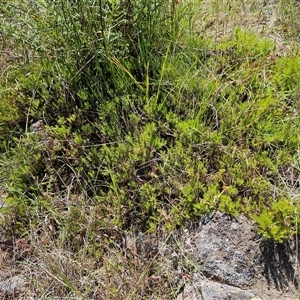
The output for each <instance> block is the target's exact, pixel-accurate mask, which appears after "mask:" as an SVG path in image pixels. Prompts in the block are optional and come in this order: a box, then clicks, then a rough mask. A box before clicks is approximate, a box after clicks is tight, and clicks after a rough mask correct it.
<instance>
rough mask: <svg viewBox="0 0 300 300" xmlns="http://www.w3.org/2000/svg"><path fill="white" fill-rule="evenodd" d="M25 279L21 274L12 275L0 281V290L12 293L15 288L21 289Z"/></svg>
mask: <svg viewBox="0 0 300 300" xmlns="http://www.w3.org/2000/svg"><path fill="white" fill-rule="evenodd" d="M25 283H26V282H25V280H24V278H23V277H21V276H18V275H16V276H12V277H10V278H8V279H6V280H4V281H1V282H0V292H2V293H5V294H6V293H12V292H14V291H16V290H18V291H19V290H21V289H22V288H23V287H24V285H25Z"/></svg>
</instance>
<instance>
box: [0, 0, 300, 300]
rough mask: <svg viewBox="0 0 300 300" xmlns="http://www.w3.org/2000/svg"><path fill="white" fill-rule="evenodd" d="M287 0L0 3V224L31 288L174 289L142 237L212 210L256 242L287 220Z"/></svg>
mask: <svg viewBox="0 0 300 300" xmlns="http://www.w3.org/2000/svg"><path fill="white" fill-rule="evenodd" d="M299 9H300V8H299V6H298V5H297V4H296V3H294V2H293V1H290V0H285V1H284V0H282V1H280V2H278V3H271V2H270V3H267V2H266V1H258V0H257V1H251V3H250V4H249V3H246V1H242V2H237V1H211V0H205V1H201V3H200V2H198V1H183V2H180V3H177V1H174V0H173V1H159V0H157V1H150V2H149V1H132V0H127V1H102V0H99V1H98V2H93V1H88V0H81V1H79V2H78V3H77V4H76V5H74V4H73V3H72V2H70V1H48V0H43V1H42V0H39V1H35V2H34V4H33V5H28V3H27V2H26V3H24V4H22V3H19V2H18V1H14V2H13V3H11V1H6V2H5V3H4V4H3V7H2V8H1V12H0V14H1V17H2V18H1V25H0V34H1V35H0V38H1V41H2V53H3V56H2V57H1V60H0V65H1V76H0V82H1V85H0V86H1V87H0V94H1V103H0V124H1V127H0V187H1V193H3V194H4V195H5V203H6V206H5V207H4V208H2V214H3V230H4V232H5V235H6V236H7V237H8V238H11V237H13V238H14V240H19V239H21V240H22V241H23V240H25V241H26V244H29V245H30V247H29V248H30V249H31V250H30V251H27V252H26V253H27V254H26V255H27V257H26V260H25V263H23V266H22V268H25V269H26V268H27V269H29V270H30V272H32V273H30V274H32V275H31V277H32V278H31V279H32V285H31V286H32V290H31V292H32V293H33V294H35V295H37V296H38V297H40V298H41V299H53V298H55V297H59V298H60V299H102V298H103V299H148V298H149V295H154V297H156V298H157V299H158V298H159V299H174V297H175V295H176V294H178V292H179V290H178V288H177V287H178V282H179V281H180V280H179V279H178V278H177V277H178V276H179V275H178V274H174V271H172V270H171V269H170V268H167V267H166V265H167V261H166V259H164V258H163V255H162V250H161V251H159V249H161V247H159V245H158V247H157V251H155V252H154V253H148V254H147V255H148V256H147V255H146V256H145V257H142V255H141V253H140V251H138V249H136V245H137V244H138V243H139V238H138V236H139V234H142V233H143V234H145V233H147V234H146V235H145V236H147V237H151V236H152V235H155V234H157V235H158V234H159V233H160V232H162V231H167V232H170V234H172V230H173V229H174V228H175V227H178V226H179V227H180V226H183V225H184V224H185V223H186V222H187V221H188V220H191V219H193V218H199V217H201V216H203V215H205V214H207V213H209V212H210V211H212V210H214V209H218V210H221V211H225V212H228V213H230V214H232V215H237V214H245V215H247V216H248V217H249V218H252V219H253V220H255V221H256V223H257V230H258V232H259V233H260V234H261V235H262V236H264V237H265V238H271V239H275V240H277V241H283V240H284V239H285V238H287V237H288V236H290V235H293V234H295V233H296V232H298V214H299V203H298V194H297V192H295V191H296V190H297V188H298V181H299V168H298V157H299V130H298V128H299V122H300V121H299V114H298V107H299V101H298V100H299V99H298V98H299V76H300V75H299V74H300V73H299V67H300V57H299V46H298V45H297V41H298V39H299V34H298V32H299V30H298V27H299V24H298V21H297V18H296V17H295V16H296V15H297V14H298V13H299ZM38 120H42V121H43V123H44V127H43V128H42V130H41V132H38V133H34V132H33V128H34V124H35V123H36V122H37V121H38ZM137 233H139V234H137ZM168 235H169V234H166V235H165V237H164V242H165V243H167V242H168V240H169V238H168ZM132 236H133V238H131V241H132V246H130V247H127V246H126V245H125V244H126V243H125V242H126V241H127V240H128V239H129V240H130V238H129V237H132ZM124 243H125V244H124ZM132 247H133V248H132ZM25 248H26V247H25ZM26 249H27V248H26ZM20 253H21V254H20V256H21V257H22V256H24V255H23V254H24V252H22V249H20ZM22 253H23V254H22ZM149 261H150V263H149ZM183 264H184V268H186V269H187V270H188V269H189V268H193V266H191V264H190V262H189V261H188V258H183ZM176 276H177V277H176ZM29 277H30V276H29ZM178 280H179V281H178Z"/></svg>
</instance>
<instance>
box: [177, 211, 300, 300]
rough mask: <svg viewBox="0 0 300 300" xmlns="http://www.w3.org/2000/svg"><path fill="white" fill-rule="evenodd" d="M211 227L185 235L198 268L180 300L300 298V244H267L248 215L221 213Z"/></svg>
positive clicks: (188, 252) (187, 248)
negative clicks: (299, 251) (299, 286)
mask: <svg viewBox="0 0 300 300" xmlns="http://www.w3.org/2000/svg"><path fill="white" fill-rule="evenodd" d="M205 224H206V225H203V224H199V225H198V226H196V227H195V226H194V228H193V229H192V230H185V231H184V232H183V234H182V244H183V246H182V247H183V249H184V250H183V251H184V253H185V255H188V256H189V257H190V259H191V261H192V262H193V264H194V265H196V266H197V267H196V268H195V271H194V272H193V273H191V274H189V277H190V278H192V282H190V283H189V284H185V286H184V289H183V292H182V293H181V294H179V296H178V297H177V300H183V299H184V300H194V299H201V300H211V299H214V300H219V299H220V300H221V299H222V300H223V299H231V300H234V299H237V300H238V299H250V300H251V299H263V300H271V299H276V298H277V299H289V300H292V299H298V295H297V284H298V283H297V281H296V278H297V276H296V267H297V265H296V264H297V257H296V249H297V247H296V243H295V242H294V241H293V240H289V241H286V242H285V243H283V244H279V243H275V242H272V241H264V240H262V239H261V237H259V236H258V235H257V234H256V233H255V232H254V230H253V229H254V223H253V222H252V221H250V220H249V219H247V218H246V217H245V216H239V217H237V218H231V217H230V216H229V215H227V214H224V213H221V212H215V214H214V215H213V217H212V218H211V219H210V221H209V222H206V223H205Z"/></svg>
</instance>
